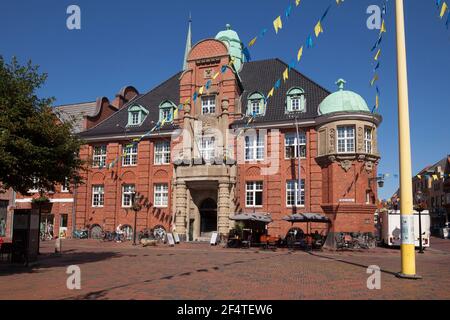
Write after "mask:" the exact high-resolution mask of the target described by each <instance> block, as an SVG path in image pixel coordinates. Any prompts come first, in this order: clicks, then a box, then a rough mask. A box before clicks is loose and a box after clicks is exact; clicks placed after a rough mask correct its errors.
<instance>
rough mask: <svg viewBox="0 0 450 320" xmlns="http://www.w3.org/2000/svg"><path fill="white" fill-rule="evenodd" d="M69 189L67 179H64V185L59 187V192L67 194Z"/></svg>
mask: <svg viewBox="0 0 450 320" xmlns="http://www.w3.org/2000/svg"><path fill="white" fill-rule="evenodd" d="M69 188H70V183H69V179H67V178H65V179H64V183H63V185H62V186H61V192H69Z"/></svg>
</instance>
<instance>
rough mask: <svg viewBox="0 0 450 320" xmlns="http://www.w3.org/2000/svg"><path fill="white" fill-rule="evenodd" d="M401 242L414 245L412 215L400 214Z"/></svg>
mask: <svg viewBox="0 0 450 320" xmlns="http://www.w3.org/2000/svg"><path fill="white" fill-rule="evenodd" d="M401 231H402V244H412V245H414V215H405V216H401Z"/></svg>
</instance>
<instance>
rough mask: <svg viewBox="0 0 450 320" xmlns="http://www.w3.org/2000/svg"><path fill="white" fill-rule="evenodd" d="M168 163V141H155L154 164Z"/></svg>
mask: <svg viewBox="0 0 450 320" xmlns="http://www.w3.org/2000/svg"><path fill="white" fill-rule="evenodd" d="M169 163H170V142H169V141H160V142H156V143H155V164H169Z"/></svg>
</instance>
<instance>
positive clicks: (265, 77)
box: [234, 59, 330, 124]
mask: <svg viewBox="0 0 450 320" xmlns="http://www.w3.org/2000/svg"><path fill="white" fill-rule="evenodd" d="M287 67H288V65H287V64H286V63H284V62H282V61H281V60H279V59H270V60H261V61H253V62H247V63H245V64H244V67H243V68H242V71H241V72H240V73H239V75H240V77H241V79H242V84H243V86H244V92H243V94H242V113H244V114H246V110H247V98H248V96H249V95H250V94H252V93H253V92H260V93H262V94H263V95H264V96H267V94H268V92H269V91H270V90H271V89H272V87H273V86H274V85H275V82H277V80H278V79H280V78H281V86H280V88H279V89H278V90H275V93H274V95H273V97H271V98H270V99H269V100H268V102H267V108H266V112H265V115H264V116H261V117H256V118H255V121H254V123H264V122H274V121H283V120H289V119H294V118H295V117H296V116H297V117H298V118H299V119H313V118H316V117H318V116H319V114H318V107H319V104H320V103H321V102H322V101H323V99H325V98H326V97H327V96H328V95H329V94H330V92H329V91H328V90H326V89H324V88H323V87H322V86H320V85H318V84H317V83H315V82H314V81H312V80H311V79H309V78H307V77H306V76H304V75H303V74H301V73H300V72H298V71H297V70H295V69H292V70H291V71H290V72H289V79H288V80H287V81H286V82H284V81H283V79H282V74H283V72H284V70H286V68H287ZM293 87H300V88H302V89H303V90H304V91H305V97H306V112H298V113H289V114H286V112H285V108H286V94H287V92H288V91H289V90H290V89H292V88H293ZM242 123H245V120H238V121H236V122H235V123H234V124H242Z"/></svg>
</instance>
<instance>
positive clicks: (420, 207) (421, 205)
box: [416, 190, 424, 253]
mask: <svg viewBox="0 0 450 320" xmlns="http://www.w3.org/2000/svg"><path fill="white" fill-rule="evenodd" d="M423 200H424V196H423V193H422V191H420V190H419V191H417V192H416V203H417V204H416V211H417V212H418V213H419V253H424V252H423V245H422V215H421V213H422V211H423V210H424V203H423Z"/></svg>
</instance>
